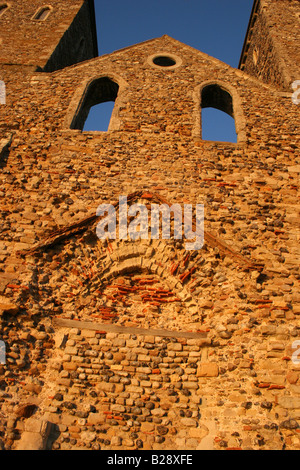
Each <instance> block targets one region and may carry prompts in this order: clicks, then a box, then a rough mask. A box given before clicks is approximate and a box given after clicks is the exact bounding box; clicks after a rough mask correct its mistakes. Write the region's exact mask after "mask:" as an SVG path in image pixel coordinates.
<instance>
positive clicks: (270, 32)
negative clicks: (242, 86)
mask: <svg viewBox="0 0 300 470" xmlns="http://www.w3.org/2000/svg"><path fill="white" fill-rule="evenodd" d="M299 21H300V20H299V1H298V0H285V1H280V2H272V1H271V0H257V1H255V2H254V8H253V14H252V18H251V20H250V23H249V29H248V35H247V37H246V40H245V44H244V50H243V53H242V58H241V62H240V68H241V70H243V71H245V72H247V73H249V74H251V75H253V76H255V77H258V78H260V79H261V80H262V81H264V82H265V83H270V84H273V85H274V86H278V87H279V88H282V89H285V90H287V91H288V90H290V89H291V84H292V83H293V82H294V81H295V80H298V76H299V72H298V65H297V64H298V63H299V50H298V49H299V48H298V46H297V45H298V44H299V39H300V37H299Z"/></svg>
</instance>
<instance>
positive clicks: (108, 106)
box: [71, 77, 119, 132]
mask: <svg viewBox="0 0 300 470" xmlns="http://www.w3.org/2000/svg"><path fill="white" fill-rule="evenodd" d="M118 92H119V85H118V84H117V83H116V82H114V81H113V80H111V79H110V78H108V77H102V78H98V79H96V80H93V81H92V83H90V85H89V86H88V87H87V90H86V92H85V94H84V97H83V99H82V102H81V104H80V106H79V109H78V111H77V113H76V115H75V117H74V119H73V122H72V124H71V128H72V129H79V130H83V131H104V132H105V131H107V130H110V129H111V128H112V118H113V116H114V103H115V101H116V99H117V96H118Z"/></svg>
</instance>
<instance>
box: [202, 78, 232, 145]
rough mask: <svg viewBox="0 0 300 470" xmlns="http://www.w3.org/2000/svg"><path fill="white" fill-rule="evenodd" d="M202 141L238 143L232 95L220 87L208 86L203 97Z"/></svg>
mask: <svg viewBox="0 0 300 470" xmlns="http://www.w3.org/2000/svg"><path fill="white" fill-rule="evenodd" d="M201 108H202V110H201V114H202V116H201V118H202V119H201V120H202V139H203V140H212V141H216V142H233V143H236V142H237V134H236V128H235V120H234V113H233V102H232V97H231V95H230V94H229V93H228V92H227V91H226V90H224V89H223V88H221V87H220V86H219V85H208V86H207V87H205V88H204V89H203V91H202V97H201Z"/></svg>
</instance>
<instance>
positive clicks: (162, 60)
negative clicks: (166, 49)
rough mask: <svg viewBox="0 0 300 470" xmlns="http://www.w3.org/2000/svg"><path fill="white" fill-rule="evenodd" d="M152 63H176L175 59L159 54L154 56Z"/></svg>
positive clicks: (170, 64)
mask: <svg viewBox="0 0 300 470" xmlns="http://www.w3.org/2000/svg"><path fill="white" fill-rule="evenodd" d="M153 63H154V64H155V65H158V66H159V67H173V66H174V65H176V60H174V59H172V58H171V57H168V56H166V55H160V56H158V57H154V59H153Z"/></svg>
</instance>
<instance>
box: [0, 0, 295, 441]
mask: <svg viewBox="0 0 300 470" xmlns="http://www.w3.org/2000/svg"><path fill="white" fill-rule="evenodd" d="M10 3H11V4H12V8H13V7H16V6H18V4H19V3H21V2H18V1H17V0H16V1H11V2H10ZM25 3H26V8H27V9H29V7H30V9H33V12H34V11H35V8H37V5H38V3H39V2H35V1H32V2H22V5H24V7H23V6H22V8H25ZM263 3H264V4H265V5H266V6H267V4H269V2H267V0H265V1H264V2H263ZM273 3H274V2H273ZM66 4H67V5H68V4H69V2H66V1H65V0H64V2H61V1H56V2H52V5H53V7H55V8H56V7H57V8H58V7H59V8H60V10H59V11H60V12H62V11H64V12H65V16H64V28H67V29H68V26H69V25H70V24H71V23H72V19H73V18H74V17H76V14H77V13H78V11H79V9H80V7H81V6H82V4H83V2H82V1H78V2H72V5H73V6H74V9H70V8H69V5H68V8H67V7H66ZM288 4H290V8H291V9H289V8H288ZM297 5H299V2H298V3H296V2H286V1H285V0H280V1H277V2H276V8H275V5H274V21H275V19H276V21H277V23H279V25H282V28H283V30H284V31H285V27H286V22H287V21H290V18H291V16H290V15H291V14H292V13H291V12H292V10H293V11H294V10H295V11H296V12H297V14H299V7H297ZM277 6H278V8H277ZM33 7H34V8H33ZM86 7H87V2H84V5H83V6H82V8H83V10H84V9H85V8H86ZM283 7H284V8H286V9H287V13H286V15H287V16H286V17H285V15H282V19H280V20H279V19H278V16H277V15H278V11H279V8H280V9H281V8H283ZM22 11H23V10H22ZM24 11H25V10H24ZM26 11H27V10H26ZM28 11H29V10H28ZM6 14H7V15H9V11H7V13H5V14H4V15H2V16H1V17H0V23H1V28H2V24H6V21H7V22H8V21H9V16H7V18H6ZM61 14H62V13H61ZM268 14H270V10H268ZM5 18H6V19H5ZM295 18H296V17H295ZM27 20H29V21H30V15H29V13H26V15H25V16H24V17H23V19H22V22H23V23H24V31H25V32H26V34H29V33H28V31H29V30H27V28H29V26H28V25H27V23H26V21H27ZM50 20H51V23H49V30H47V31H48V32H49V34H50V33H51V31H52V29H51V28H53V27H54V26H57V25H58V24H59V23H58V21H57V17H56V16H55V15H54V13H53V16H52V14H51V15H50V16H49V22H50ZM296 20H297V21H298V19H297V18H296ZM3 21H5V23H2V22H3ZM16 21H17V20H16ZM18 21H19V18H18ZM20 21H21V20H20ZM260 21H261V22H262V17H261V18H260V19H258V20H257V28H258V27H259V25H260V24H261V23H260ZM23 23H22V24H23ZM75 24H76V23H75ZM80 24H81V27H83V28H85V29H86V28H87V29H89V27H90V25H89V24H87V25H86V24H84V22H81V23H80ZM73 26H74V23H73ZM12 27H13V25H11V28H12ZM31 27H32V25H31V26H30V28H31ZM30 28H29V29H30ZM61 28H62V25H61ZM3 31H4V33H3V34H9V35H10V36H12V35H14V34H16V43H15V48H16V51H19V53H20V56H18V57H17V58H16V60H15V62H13V63H11V61H10V60H8V59H9V57H10V56H11V54H12V52H13V50H12V49H9V48H11V47H12V44H13V43H11V45H10V46H7V45H6V46H5V49H4V50H5V54H7V60H4V61H2V59H1V65H0V74H1V75H0V79H1V80H4V81H5V83H6V88H7V101H6V105H1V106H0V156H1V157H0V158H1V161H0V183H1V185H0V186H1V187H0V212H1V218H2V226H1V234H0V261H1V270H0V328H1V330H0V339H1V341H4V342H5V345H6V364H1V365H0V448H1V447H3V448H5V449H17V448H22V447H26V448H28V447H30V446H32V447H33V448H52V449H78V448H84V449H121V448H124V449H127V450H130V449H144V450H146V449H154V450H159V449H180V450H183V449H199V450H200V449H204V448H206V449H235V448H241V449H254V450H258V449H278V450H279V449H299V448H300V440H299V420H300V404H299V400H300V384H299V374H300V366H299V364H298V363H297V361H296V362H295V354H296V358H297V347H298V348H299V346H298V345H297V341H299V336H300V333H299V331H300V324H299V315H300V295H299V280H300V273H299V239H300V233H299V201H298V196H299V174H300V155H299V141H300V133H299V106H297V105H295V104H293V103H292V100H291V94H290V93H285V92H284V91H285V88H286V86H285V85H286V82H285V78H284V73H283V71H282V70H281V69H280V68H278V67H277V65H276V64H277V62H276V60H277V59H275V55H274V60H270V69H269V71H267V70H265V69H263V65H262V66H261V67H262V68H261V73H260V74H259V77H260V78H261V79H258V78H255V77H251V76H250V75H249V74H247V73H245V72H243V71H241V70H235V69H233V68H231V67H229V66H228V65H226V64H224V63H222V62H220V61H218V60H216V59H214V58H211V57H209V56H207V55H206V54H203V53H202V52H200V51H197V50H195V49H193V48H191V47H188V46H186V45H184V44H182V43H180V42H178V41H176V40H175V39H172V38H170V37H168V36H163V37H162V38H157V39H154V40H151V41H147V42H145V43H143V44H139V45H136V46H133V47H130V48H126V49H124V50H121V51H117V52H114V53H112V54H110V55H107V56H103V57H98V58H94V59H92V60H88V61H86V62H82V63H77V64H73V65H71V66H69V67H65V68H63V69H62V70H56V71H54V72H51V70H53V69H56V68H60V67H56V66H55V67H54V66H53V67H52V66H51V68H50V69H49V70H48V72H37V71H36V66H37V65H39V66H40V67H45V66H46V63H48V64H49V63H50V62H47V61H49V57H50V56H49V55H47V59H46V58H45V61H44V62H39V61H36V58H38V57H39V54H42V51H43V48H44V45H47V47H49V51H48V52H49V54H50V48H51V53H52V52H54V50H57V47H58V46H57V44H58V42H59V38H61V36H60V35H59V34H58V32H59V31H57V34H58V36H57V37H56V36H55V38H54V37H53V43H52V40H51V43H50V42H48V39H47V34H48V32H45V36H44V37H42V38H41V41H40V43H39V44H37V43H36V42H35V36H34V35H33V36H32V42H33V47H32V48H31V49H30V50H29V49H28V52H27V51H24V50H23V49H22V47H21V48H19V39H18V37H19V34H21V33H20V31H21V30H20V31H19V30H18V31H17V32H16V33H13V32H12V29H9V28H7V29H6V28H4V29H3ZM5 31H6V32H5ZM24 31H23V32H24ZM68 31H69V33H70V31H72V28H71V30H70V29H68ZM262 31H263V29H262ZM61 33H62V31H61ZM255 34H257V35H258V29H257V33H253V38H254V39H255V38H256V37H258V36H255ZM295 34H296V33H295ZM71 36H72V34H71ZM1 37H3V36H2V29H1ZM254 39H253V40H254ZM70 40H71V39H70ZM255 41H256V42H258V41H259V39H255ZM88 42H89V43H90V40H89V41H88ZM63 45H64V42H60V46H59V47H60V48H63ZM91 47H92V46H91ZM251 47H252V46H251ZM59 50H60V49H59ZM64 51H66V49H64ZM48 52H47V53H48ZM31 54H32V55H31ZM157 54H160V55H161V54H164V55H168V56H170V57H173V58H174V61H175V62H176V64H175V65H174V66H172V67H170V68H168V67H159V66H157V65H155V64H153V62H152V58H153V57H155V56H156V55H157ZM274 54H275V52H274ZM276 54H277V51H276ZM289 54H292V52H291V51H289ZM3 57H4V56H3ZM59 57H60V58H61V62H60V60H58V62H57V63H61V64H64V65H66V64H65V59H64V58H63V57H62V56H61V55H60V56H59ZM296 58H297V55H296V53H295V64H299V61H297V60H296ZM283 59H284V60H285V57H284V58H283ZM55 60H56V59H55ZM79 60H80V59H79V58H78V57H77V59H76V60H75V59H74V62H77V61H79ZM72 62H73V60H72ZM258 63H259V62H258ZM285 64H286V67H287V68H288V69H289V70H290V71H291V76H292V74H294V70H295V68H293V67H294V66H293V67H292V66H290V63H289V62H288V61H287V60H286V61H285ZM29 65H30V66H29ZM298 67H299V65H298ZM271 68H272V71H271ZM297 71H299V68H297ZM297 73H298V72H297ZM256 75H257V74H256ZM103 77H107V80H106V81H105V86H104V87H103V88H102V89H101V90H100V91H99V89H98V90H97V86H96V87H95V88H94V92H95V93H96V94H97V93H98V95H97V97H98V98H99V96H100V94H101V93H100V92H102V93H103V96H105V97H107V96H108V95H109V94H110V93H113V92H115V91H116V90H117V88H118V95H117V98H116V101H115V108H114V112H113V116H112V120H111V125H110V128H109V130H108V132H82V131H81V130H80V129H73V128H72V127H74V126H73V124H74V119H75V117H76V115H78V114H79V115H80V109H81V108H80V106H81V105H82V104H83V103H85V105H87V104H89V102H87V103H86V102H85V101H84V99H85V98H86V99H87V100H88V99H90V97H89V90H90V89H89V85H90V84H91V83H94V84H95V83H96V84H97V83H98V84H99V82H94V80H97V79H99V78H103ZM297 78H300V76H299V77H297ZM266 82H268V83H266ZM101 83H102V82H101ZM270 83H273V85H271V84H270ZM114 84H117V85H118V86H117V87H115V86H114ZM210 86H213V88H211V89H209V88H208V89H209V90H218V91H217V96H215V97H214V99H215V100H216V101H215V104H218V105H221V107H222V105H224V106H223V107H224V108H226V106H227V108H226V109H227V111H229V112H231V111H233V114H234V117H235V119H236V128H237V133H238V142H237V143H224V142H209V141H204V140H203V139H202V136H201V107H202V105H203V101H202V100H201V96H203V94H202V90H203V89H205V87H210ZM222 90H226V92H227V95H226V94H225V95H224V93H223V94H222ZM105 93H106V94H105ZM218 93H219V94H221V97H222V98H223V101H224V99H225V98H226V97H227V98H226V99H227V102H226V103H225V104H224V102H223V103H222V99H221V101H220V100H219V101H218ZM228 96H229V97H231V99H232V103H231V104H232V109H231V107H230V106H228V104H229V105H230V101H228ZM226 99H225V101H226ZM78 122H80V119H79V121H78ZM120 195H127V196H128V202H129V205H132V204H134V203H137V202H141V203H144V204H145V205H146V206H147V207H148V208H150V205H151V203H156V204H161V203H162V202H166V203H169V204H172V203H179V204H184V203H189V204H192V205H193V206H195V205H196V204H197V203H202V204H204V205H205V244H204V247H203V248H202V249H201V250H198V251H188V250H186V247H185V240H183V241H180V240H174V239H171V240H163V239H158V240H142V241H133V240H109V241H105V242H101V241H100V240H98V238H97V236H96V227H97V223H98V218H97V217H96V209H97V207H98V206H99V204H101V203H103V202H105V203H112V204H115V207H116V209H117V208H118V198H119V196H120ZM21 410H23V411H21ZM29 410H31V411H30V412H29ZM29 415H30V416H29ZM31 423H35V425H36V426H37V428H38V430H34V429H35V428H34V429H33V428H30V424H31ZM47 423H48V424H47ZM43 426H46V428H45V429H46V430H47V433H43V432H41V427H43ZM37 428H36V429H37ZM49 429H50V431H51V432H50V431H49ZM48 431H49V433H48Z"/></svg>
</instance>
